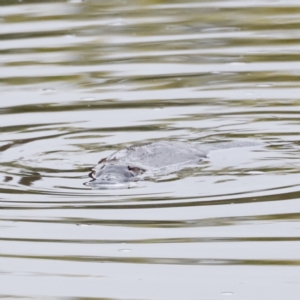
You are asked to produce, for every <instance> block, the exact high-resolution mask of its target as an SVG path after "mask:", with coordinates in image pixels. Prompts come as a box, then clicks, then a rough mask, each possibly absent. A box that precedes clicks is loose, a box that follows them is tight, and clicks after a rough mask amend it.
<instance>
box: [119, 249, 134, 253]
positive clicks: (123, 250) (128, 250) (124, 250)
mask: <svg viewBox="0 0 300 300" xmlns="http://www.w3.org/2000/svg"><path fill="white" fill-rule="evenodd" d="M118 251H119V252H130V251H131V249H119V250H118Z"/></svg>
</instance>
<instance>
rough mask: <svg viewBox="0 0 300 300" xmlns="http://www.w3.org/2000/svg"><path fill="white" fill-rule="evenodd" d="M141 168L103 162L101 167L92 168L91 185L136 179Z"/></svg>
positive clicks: (113, 183)
mask: <svg viewBox="0 0 300 300" xmlns="http://www.w3.org/2000/svg"><path fill="white" fill-rule="evenodd" d="M142 173H143V170H141V169H140V168H137V167H129V166H126V165H118V164H103V165H102V166H101V168H99V169H98V168H97V169H93V170H92V172H91V173H90V177H91V178H93V181H92V182H93V185H116V184H123V183H127V182H131V181H137V180H138V179H137V177H136V176H137V175H139V174H142Z"/></svg>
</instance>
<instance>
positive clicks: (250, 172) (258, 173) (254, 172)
mask: <svg viewBox="0 0 300 300" xmlns="http://www.w3.org/2000/svg"><path fill="white" fill-rule="evenodd" d="M246 173H247V174H250V175H260V174H264V172H263V171H249V172H246Z"/></svg>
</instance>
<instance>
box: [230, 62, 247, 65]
mask: <svg viewBox="0 0 300 300" xmlns="http://www.w3.org/2000/svg"><path fill="white" fill-rule="evenodd" d="M229 64H230V65H232V66H239V65H245V64H246V63H244V62H237V61H235V62H230V63H229Z"/></svg>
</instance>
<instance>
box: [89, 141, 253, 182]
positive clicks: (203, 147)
mask: <svg viewBox="0 0 300 300" xmlns="http://www.w3.org/2000/svg"><path fill="white" fill-rule="evenodd" d="M257 144H258V143H256V142H221V143H209V144H201V143H196V142H177V141H157V142H150V143H144V144H138V145H134V146H130V147H127V148H125V149H122V150H119V151H117V152H115V153H113V154H112V155H110V156H108V157H107V158H104V159H101V160H100V161H99V163H98V164H97V165H96V166H94V167H93V168H92V170H91V173H90V175H89V176H90V177H91V178H92V179H93V180H92V181H91V182H90V184H89V185H92V186H99V187H101V186H108V187H110V186H111V187H113V185H126V183H130V182H134V181H138V180H141V179H144V178H147V177H151V176H153V177H154V176H159V175H168V174H171V173H175V172H178V171H179V170H182V169H184V168H186V167H191V166H196V165H197V164H199V162H201V161H202V160H203V159H204V158H206V155H207V153H208V152H209V151H210V150H218V149H227V148H236V147H245V146H256V145H257Z"/></svg>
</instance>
